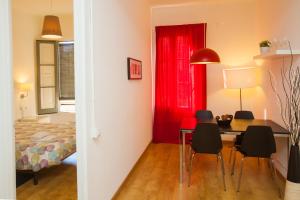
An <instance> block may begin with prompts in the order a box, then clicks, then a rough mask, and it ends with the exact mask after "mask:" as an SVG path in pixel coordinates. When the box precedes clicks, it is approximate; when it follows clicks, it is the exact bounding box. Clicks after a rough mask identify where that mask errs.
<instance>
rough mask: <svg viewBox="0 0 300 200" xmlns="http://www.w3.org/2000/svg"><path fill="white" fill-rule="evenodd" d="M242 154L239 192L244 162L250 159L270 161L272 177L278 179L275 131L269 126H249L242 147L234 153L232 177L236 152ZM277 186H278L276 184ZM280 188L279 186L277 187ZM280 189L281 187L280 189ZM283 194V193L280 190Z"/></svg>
mask: <svg viewBox="0 0 300 200" xmlns="http://www.w3.org/2000/svg"><path fill="white" fill-rule="evenodd" d="M237 151H238V152H240V153H241V154H242V155H243V158H242V160H241V164H240V165H241V166H240V167H241V169H240V174H239V178H238V186H237V192H239V191H240V185H241V177H242V172H243V164H244V160H245V159H246V158H248V157H259V158H266V159H268V160H269V164H270V166H271V168H272V171H273V173H272V175H273V176H274V175H275V178H276V179H277V174H276V170H275V167H274V161H273V159H272V154H273V153H275V152H276V144H275V139H274V135H273V131H272V129H271V128H270V127H268V126H249V127H248V128H247V130H246V132H245V134H244V137H243V140H242V144H241V146H238V147H237V148H236V151H235V153H234V160H233V164H232V169H231V175H233V174H234V167H235V161H236V152H237ZM276 185H277V184H276ZM277 187H278V185H277ZM278 188H279V187H278ZM279 192H280V194H281V191H280V189H279Z"/></svg>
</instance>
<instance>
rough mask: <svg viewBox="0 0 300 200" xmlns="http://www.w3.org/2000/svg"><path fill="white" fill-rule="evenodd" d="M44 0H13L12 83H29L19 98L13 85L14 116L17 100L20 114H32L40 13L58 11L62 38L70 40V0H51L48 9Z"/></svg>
mask: <svg viewBox="0 0 300 200" xmlns="http://www.w3.org/2000/svg"><path fill="white" fill-rule="evenodd" d="M49 4H50V3H49V1H47V0H27V1H22V0H13V1H12V15H13V17H12V20H13V21H12V23H13V65H14V81H15V83H30V84H31V85H32V90H31V91H29V95H28V97H27V98H25V99H24V100H23V102H21V101H20V98H19V90H18V88H17V85H15V118H16V119H18V118H20V117H21V112H20V106H21V104H22V105H23V107H24V108H25V109H26V110H25V111H24V117H33V116H36V114H37V113H36V88H35V76H36V75H35V67H36V56H35V55H36V52H35V41H36V40H39V39H41V31H42V26H43V17H44V15H46V14H50V13H51V14H54V15H58V16H59V18H60V23H61V29H62V33H63V39H62V40H73V38H74V37H73V16H72V8H73V5H72V1H71V0H65V1H53V6H52V11H51V9H50V5H49Z"/></svg>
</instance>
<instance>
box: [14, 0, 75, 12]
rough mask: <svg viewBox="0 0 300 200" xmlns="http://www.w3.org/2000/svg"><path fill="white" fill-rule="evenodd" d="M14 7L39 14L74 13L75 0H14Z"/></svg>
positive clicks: (16, 9)
mask: <svg viewBox="0 0 300 200" xmlns="http://www.w3.org/2000/svg"><path fill="white" fill-rule="evenodd" d="M51 4H52V8H51ZM12 8H13V10H14V11H17V12H18V11H19V12H25V13H32V14H37V15H45V14H56V15H68V14H72V13H73V0H12Z"/></svg>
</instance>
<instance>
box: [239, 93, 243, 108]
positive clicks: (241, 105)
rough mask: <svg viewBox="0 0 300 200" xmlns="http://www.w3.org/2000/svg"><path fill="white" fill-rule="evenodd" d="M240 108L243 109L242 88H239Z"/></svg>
mask: <svg viewBox="0 0 300 200" xmlns="http://www.w3.org/2000/svg"><path fill="white" fill-rule="evenodd" d="M240 109H241V111H242V110H243V102H242V88H240Z"/></svg>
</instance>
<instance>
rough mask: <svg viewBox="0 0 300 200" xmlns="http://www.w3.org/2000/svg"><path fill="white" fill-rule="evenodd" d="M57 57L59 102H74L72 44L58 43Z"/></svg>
mask: <svg viewBox="0 0 300 200" xmlns="http://www.w3.org/2000/svg"><path fill="white" fill-rule="evenodd" d="M58 46H59V47H58V48H59V49H58V56H59V59H58V60H59V100H74V99H75V86H74V43H73V42H60V43H59V45H58Z"/></svg>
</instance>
